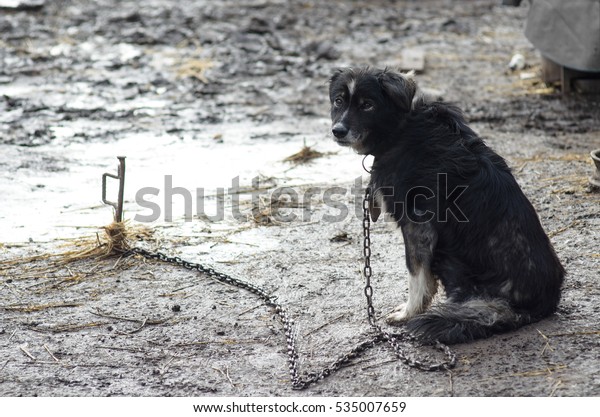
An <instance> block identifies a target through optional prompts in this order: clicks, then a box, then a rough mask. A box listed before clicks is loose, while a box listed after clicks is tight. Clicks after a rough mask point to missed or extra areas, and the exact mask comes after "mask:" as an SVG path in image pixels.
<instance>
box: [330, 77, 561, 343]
mask: <svg viewBox="0 0 600 417" xmlns="http://www.w3.org/2000/svg"><path fill="white" fill-rule="evenodd" d="M329 97H330V101H331V120H332V133H333V136H334V139H335V141H336V142H337V143H338V144H339V145H341V146H349V147H351V148H353V149H354V150H355V151H356V152H358V153H359V154H362V155H372V156H374V162H373V165H372V170H371V179H370V182H369V185H368V187H369V189H370V195H371V199H370V201H369V208H370V210H369V211H370V216H371V219H372V220H373V221H377V219H378V217H379V215H380V214H381V213H384V214H385V216H384V217H385V218H386V219H388V220H389V221H391V222H393V223H392V224H393V225H394V226H395V227H399V229H400V230H401V232H402V236H403V238H404V245H405V252H406V266H407V268H408V272H409V277H408V300H407V302H406V304H404V305H402V306H400V307H398V308H397V309H396V310H394V312H392V313H391V314H390V315H389V316H387V322H388V323H389V324H391V325H403V324H405V325H406V328H407V330H408V331H409V332H410V333H411V334H413V335H414V336H415V337H417V338H418V339H420V340H421V341H423V342H434V341H440V342H443V343H447V344H455V343H464V342H468V341H472V340H475V339H481V338H486V337H489V336H491V335H493V334H497V333H501V332H505V331H509V330H514V329H517V328H519V327H521V326H523V325H526V324H529V323H533V322H536V321H539V320H541V319H542V318H545V317H547V316H549V315H551V314H553V313H554V312H555V311H556V309H557V306H558V303H559V301H560V294H561V287H562V283H563V280H564V275H565V270H564V268H563V266H562V265H561V263H560V261H559V259H558V257H557V255H556V253H555V251H554V249H553V247H552V244H551V243H550V240H549V239H548V237H547V235H546V234H545V232H544V230H543V228H542V225H541V223H540V221H539V219H538V217H537V214H536V212H535V210H534V208H533V206H532V204H531V203H530V202H529V200H528V199H527V197H525V195H524V194H523V192H522V190H521V189H520V187H519V185H518V184H517V181H516V180H515V178H514V176H513V175H512V173H511V170H510V168H509V167H508V165H507V163H506V161H505V160H504V159H503V158H502V157H500V156H499V155H498V154H497V153H495V152H494V151H493V150H492V149H490V148H489V147H488V146H486V145H485V143H484V142H483V140H482V139H481V138H480V137H479V136H478V135H477V134H476V133H475V132H474V131H473V130H471V128H469V126H468V125H467V123H466V121H465V118H464V116H463V114H462V112H461V110H460V109H459V108H457V107H456V106H453V105H450V104H446V103H443V102H438V101H428V100H426V99H425V98H423V97H422V96H421V95H420V94H419V93H418V88H417V84H416V82H415V81H414V79H413V78H412V77H411V76H408V75H406V74H401V73H399V72H395V71H393V70H389V69H384V70H379V69H371V68H362V69H351V68H347V69H339V70H336V71H335V72H334V73H333V75H332V76H331V78H330V80H329ZM438 283H440V284H441V285H442V287H443V288H444V290H445V293H446V301H445V302H443V303H439V304H437V305H434V306H430V304H431V301H432V299H433V297H434V295H435V294H436V291H437V288H438Z"/></svg>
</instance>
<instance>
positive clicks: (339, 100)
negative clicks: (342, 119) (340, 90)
mask: <svg viewBox="0 0 600 417" xmlns="http://www.w3.org/2000/svg"><path fill="white" fill-rule="evenodd" d="M342 104H344V100H343V99H342V98H341V97H336V98H335V100H333V105H334V106H335V107H340V106H341V105H342Z"/></svg>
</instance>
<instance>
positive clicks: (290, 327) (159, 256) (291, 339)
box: [127, 188, 456, 390]
mask: <svg viewBox="0 0 600 417" xmlns="http://www.w3.org/2000/svg"><path fill="white" fill-rule="evenodd" d="M369 199H370V190H369V189H368V188H367V190H366V192H365V197H364V200H363V235H364V236H363V237H364V239H363V256H364V262H365V263H364V268H363V276H364V278H365V290H364V293H365V296H366V298H367V315H368V319H369V324H370V325H371V327H372V328H373V329H374V330H375V336H372V337H371V339H369V340H366V341H364V342H362V343H360V344H358V345H357V346H355V347H354V348H353V349H352V350H350V351H349V352H347V353H346V354H344V355H342V356H340V357H339V358H338V359H336V360H335V361H334V362H333V363H331V364H330V365H329V366H327V367H325V368H323V369H322V370H321V371H319V372H311V373H308V374H306V375H305V376H304V377H300V371H299V369H298V368H299V361H298V352H297V349H296V330H295V326H294V320H293V319H292V318H291V317H290V315H289V314H288V311H287V310H286V308H285V307H284V306H282V305H281V304H280V303H279V302H278V301H277V297H276V296H273V295H270V294H269V293H268V292H267V291H265V290H264V289H262V288H261V287H259V286H257V285H254V284H252V283H250V282H247V281H244V280H241V279H239V278H234V277H232V276H230V275H227V274H224V273H222V272H218V271H215V270H214V269H213V268H210V267H206V266H204V265H202V264H199V263H195V262H189V261H186V260H183V259H181V258H180V257H178V256H167V255H165V254H164V253H161V252H150V251H148V250H146V249H142V248H137V247H136V248H132V249H130V250H129V251H128V252H127V253H128V254H136V255H140V256H143V257H144V258H146V259H152V260H158V261H161V262H166V263H170V264H174V265H178V266H181V267H183V268H186V269H189V270H196V271H198V272H200V273H203V274H206V275H208V276H210V277H211V278H213V279H215V280H217V281H219V282H222V283H224V284H228V285H232V286H234V287H237V288H241V289H244V290H246V291H248V292H250V293H252V294H255V295H256V296H258V297H259V298H260V299H261V300H262V301H263V302H264V303H265V304H266V305H267V306H269V307H271V308H273V309H274V310H275V312H276V313H277V315H278V316H279V319H280V320H281V322H282V324H283V329H284V332H285V338H286V343H287V354H288V368H289V372H290V379H291V382H292V388H293V389H297V390H301V389H305V388H307V387H309V386H310V385H312V384H314V383H315V382H318V381H320V380H322V379H324V378H326V377H328V376H329V375H331V374H332V373H334V372H335V371H337V370H338V369H340V368H341V367H342V366H344V365H345V364H347V363H349V362H350V361H352V360H353V359H355V358H357V357H358V356H360V355H361V354H362V353H363V352H365V351H367V350H369V349H371V348H373V347H374V346H375V345H377V344H379V343H382V342H384V341H387V342H388V343H389V344H390V345H391V347H392V348H393V350H394V352H395V353H396V355H397V356H398V358H399V359H400V361H402V362H403V363H405V364H406V365H408V366H410V367H413V368H417V369H420V370H423V371H440V370H447V369H451V368H453V367H454V366H455V364H456V356H455V355H454V353H453V352H452V351H451V350H450V348H448V346H446V345H444V344H442V343H439V342H437V343H436V345H435V347H436V349H437V350H440V351H442V352H444V354H445V355H446V357H447V360H446V361H444V362H440V363H433V364H428V363H425V362H422V361H419V360H416V359H412V358H410V357H408V356H407V355H406V354H405V353H404V351H403V350H402V347H401V346H400V343H401V342H402V340H410V341H413V340H414V339H413V338H412V337H411V336H410V335H408V334H406V333H401V334H391V333H388V332H385V331H384V330H383V329H382V328H381V326H379V325H378V324H377V318H376V316H375V308H374V307H373V287H372V286H371V276H372V274H373V270H372V269H371V236H370V228H371V220H370V216H369Z"/></svg>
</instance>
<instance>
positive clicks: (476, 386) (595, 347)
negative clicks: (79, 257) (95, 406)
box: [0, 0, 600, 396]
mask: <svg viewBox="0 0 600 417" xmlns="http://www.w3.org/2000/svg"><path fill="white" fill-rule="evenodd" d="M524 3H526V2H524ZM526 14H527V5H526V4H524V5H523V6H522V7H518V8H510V7H502V6H500V1H492V0H485V1H483V0H482V1H442V0H431V1H420V2H412V1H405V2H391V1H368V2H366V1H330V2H310V1H304V2H301V1H292V2H290V1H268V0H256V1H241V2H239V1H235V2H234V1H222V2H221V1H220V2H212V1H207V2H205V1H196V2H193V3H192V2H175V1H167V0H153V1H147V2H143V5H141V3H139V2H134V1H110V0H100V1H93V2H92V1H47V2H46V4H45V5H44V6H43V7H42V8H39V9H35V10H19V11H14V10H6V9H4V10H0V149H1V151H0V167H1V170H0V184H1V187H2V190H3V191H4V193H3V196H4V204H3V205H2V208H1V209H0V224H1V229H0V231H1V235H0V242H1V243H0V256H1V259H2V260H3V262H2V264H1V266H0V282H1V285H0V309H1V310H2V313H1V317H2V319H1V322H0V394H1V395H3V396H89V395H95V396H203V395H212V396H232V395H235V396H275V395H280V396H289V395H301V396H303V395H308V396H311V395H328V396H338V395H344V396H598V395H600V360H599V359H598V358H599V357H600V328H599V326H598V323H600V304H599V303H598V295H599V294H600V286H599V278H600V268H599V266H600V249H599V242H600V239H599V235H600V233H599V232H598V230H599V225H600V210H599V208H600V206H599V203H600V197H599V194H598V193H595V192H593V190H591V189H590V187H589V186H588V183H587V178H588V177H589V176H590V175H591V173H592V171H593V166H592V165H591V163H590V161H589V157H588V154H589V152H590V151H591V150H592V149H595V148H600V104H599V101H600V100H599V99H598V98H593V97H582V96H574V97H569V98H562V97H561V95H560V93H559V92H558V91H556V90H555V89H553V88H548V86H545V85H543V84H542V83H541V82H540V80H539V78H538V76H537V74H538V71H539V65H538V63H539V54H538V53H537V52H536V51H535V49H534V48H533V47H532V46H531V45H530V44H529V43H528V41H527V40H526V39H525V38H524V36H523V30H522V29H523V25H524V21H525V17H526ZM414 48H417V49H418V50H420V51H423V52H424V53H425V68H424V70H423V71H421V72H420V73H418V74H417V80H418V81H419V83H420V84H421V86H422V87H424V88H426V89H428V90H429V91H430V92H431V93H432V94H434V95H436V96H439V97H441V98H443V99H444V100H447V101H453V102H456V103H457V104H458V105H459V106H461V107H462V108H463V109H464V111H465V113H466V115H467V118H468V119H469V120H470V122H471V124H472V126H473V127H474V128H475V130H477V131H478V132H479V133H480V134H481V135H482V136H483V137H484V138H485V139H486V141H487V143H488V144H489V145H490V146H492V147H493V148H495V149H496V150H497V151H498V152H499V153H501V154H502V155H503V156H505V157H506V158H507V160H508V161H509V163H510V165H511V166H512V167H513V168H514V173H515V175H516V177H517V179H518V181H519V183H520V184H521V186H522V187H523V189H524V191H525V193H526V194H527V195H528V196H529V198H530V199H531V201H532V203H533V205H534V206H535V207H536V209H537V211H538V214H539V216H540V218H541V221H542V223H543V225H544V227H545V229H546V230H547V232H548V233H549V235H550V236H551V239H552V242H553V243H554V245H555V248H556V250H557V252H558V254H559V257H560V258H561V260H562V261H563V263H564V265H565V267H566V269H567V271H568V277H567V280H566V282H565V285H564V291H563V300H562V302H561V305H560V308H559V311H558V313H557V314H556V315H554V316H553V317H551V318H549V319H547V320H544V321H542V322H540V323H537V324H535V325H530V326H527V327H525V328H522V329H520V330H518V331H516V332H512V333H508V334H504V335H499V336H495V337H492V338H490V339H488V340H483V341H478V342H474V343H470V344H465V345H460V346H455V347H454V350H455V352H456V354H457V357H458V363H457V366H456V368H455V369H453V370H452V371H446V372H438V373H426V372H421V371H417V370H414V369H410V368H408V367H406V366H405V365H403V364H402V363H400V362H399V361H397V360H395V358H394V355H393V353H392V352H391V351H390V350H389V349H388V348H387V347H385V346H383V345H381V346H378V347H375V348H374V349H371V350H370V351H368V352H366V353H365V354H364V355H363V356H362V357H360V358H359V359H357V360H356V361H355V363H354V364H353V365H351V366H347V367H345V368H343V369H341V370H340V371H339V372H337V373H336V374H334V375H333V376H331V377H329V378H328V379H326V380H324V381H322V382H320V383H318V384H316V385H313V386H312V387H310V388H309V389H307V390H305V391H293V390H292V389H291V387H290V383H289V375H288V371H287V356H286V348H285V338H284V333H283V330H282V326H281V324H280V322H279V321H278V320H277V318H276V316H275V315H274V313H273V311H272V310H270V309H269V308H267V307H265V306H263V305H262V304H261V302H260V301H259V300H258V299H257V298H256V297H255V296H253V295H252V294H249V293H246V292H244V291H241V290H239V289H236V288H233V287H229V286H226V285H222V284H219V283H216V282H214V281H213V280H211V279H210V278H209V277H206V276H203V275H200V274H195V273H193V272H189V271H186V270H183V269H181V268H176V267H172V266H170V265H165V264H161V263H155V262H151V261H145V260H143V259H137V258H131V257H130V258H127V259H118V258H110V259H107V260H98V259H87V260H84V261H78V262H73V263H70V264H68V265H66V266H60V265H59V266H57V265H56V264H55V263H53V262H54V260H53V259H52V258H44V255H46V254H49V253H57V252H61V251H63V252H64V251H76V250H81V249H83V248H84V247H85V245H86V244H84V243H82V242H81V241H77V240H73V239H75V238H78V237H80V238H89V239H91V241H92V243H91V244H92V245H93V244H94V243H93V242H94V240H95V239H96V237H95V233H96V231H97V230H98V229H97V227H98V226H101V225H105V224H108V223H110V220H111V214H112V213H111V210H110V209H108V208H106V207H102V205H101V204H100V203H99V195H100V176H101V174H102V173H103V172H114V168H115V166H116V159H115V156H117V155H118V154H120V153H125V154H126V155H127V157H128V159H127V161H128V177H127V187H128V188H127V191H126V206H125V208H126V217H127V218H128V219H129V220H130V224H131V225H138V223H139V222H136V221H134V219H133V218H134V217H135V215H139V214H147V211H144V210H145V209H144V208H143V207H140V205H139V204H138V203H136V200H135V198H134V196H135V191H136V190H139V189H140V188H141V187H143V186H148V185H150V186H151V185H153V184H154V182H152V181H157V182H156V184H162V183H161V181H162V179H163V178H164V176H165V175H171V174H173V175H174V177H173V178H175V179H176V181H175V182H177V185H180V186H182V187H207V188H210V189H216V188H217V187H226V188H227V187H230V186H231V179H232V178H234V177H235V176H236V175H239V176H240V183H241V185H242V187H246V188H245V189H244V190H246V191H248V190H251V184H252V183H251V179H252V178H253V177H255V176H259V175H260V176H261V178H262V182H261V184H263V185H265V188H266V189H267V190H266V191H265V194H264V195H263V197H264V196H268V195H269V190H270V191H272V190H273V189H274V188H275V187H280V186H290V187H292V189H293V190H295V192H297V193H298V194H299V195H305V194H303V193H304V192H305V191H306V189H307V188H309V187H310V186H315V184H316V185H318V186H319V187H320V188H319V190H320V191H321V192H322V191H323V190H324V189H326V188H327V187H332V186H341V187H350V186H352V185H353V184H354V179H355V178H358V177H360V176H363V179H364V178H366V174H365V173H364V171H363V170H362V168H361V158H360V157H358V156H356V155H353V154H352V153H350V152H348V151H347V150H340V149H337V148H336V147H335V145H334V144H332V143H331V142H332V141H331V139H330V137H329V135H328V130H329V124H328V120H327V112H328V103H327V93H326V81H327V79H328V76H329V74H330V73H331V71H332V69H333V68H336V67H339V66H348V65H364V64H370V65H373V66H386V65H390V66H394V65H400V66H402V65H403V62H402V52H403V51H406V50H411V49H414ZM515 52H520V53H522V54H523V55H524V56H525V58H526V60H527V62H528V63H529V64H530V66H529V67H528V68H525V69H524V70H523V71H517V72H510V71H508V70H507V64H508V62H509V60H510V57H511V56H512V54H513V53H515ZM305 142H306V143H307V144H308V145H310V146H311V147H313V148H314V149H316V150H318V151H320V152H322V153H323V155H322V156H321V157H320V158H316V159H314V160H313V161H311V162H309V163H306V164H302V165H294V164H293V163H291V162H285V161H283V159H284V158H285V157H286V156H290V155H291V154H293V153H295V152H297V151H299V150H300V149H301V147H302V146H303V143H305ZM174 173H176V175H177V176H175V174H174ZM161 186H162V185H159V186H158V187H159V188H160V187H161ZM111 190H112V189H111ZM163 190H164V189H163ZM113 191H114V190H113ZM240 194H243V197H242V205H241V206H242V213H243V216H242V217H243V218H242V219H240V218H237V219H235V218H232V216H231V213H230V212H229V210H226V211H227V213H229V214H228V215H226V216H225V219H223V220H219V219H215V218H210V216H206V215H204V216H202V215H200V216H197V215H196V216H194V217H193V219H191V221H185V213H184V207H181V205H180V206H176V208H175V209H174V214H173V220H172V221H170V222H168V221H165V220H164V218H163V219H159V220H157V221H155V222H153V223H149V224H146V226H148V227H150V228H151V229H152V231H153V233H150V232H148V231H145V232H139V231H138V235H139V241H137V244H139V245H142V246H145V247H148V248H151V249H161V250H163V251H165V252H167V253H170V254H177V255H181V256H182V257H184V258H186V259H189V260H193V261H197V262H202V263H206V264H209V265H213V266H214V267H215V268H217V269H218V270H220V271H223V272H226V273H229V274H232V275H235V276H238V277H241V278H243V279H245V280H247V281H250V282H253V283H256V284H258V285H261V286H264V288H266V289H267V290H268V291H269V292H271V293H273V294H275V295H277V296H278V297H279V301H280V302H281V303H283V304H284V305H285V306H286V307H287V308H288V309H289V312H290V314H291V316H293V317H294V319H295V321H296V323H297V327H298V348H299V354H300V358H301V371H303V372H304V371H314V370H318V369H320V368H322V367H323V366H326V365H328V364H329V363H330V362H331V361H333V360H334V359H335V358H337V356H338V355H339V354H341V353H343V352H345V351H347V350H348V349H350V348H351V347H353V346H354V345H355V344H356V343H358V342H359V341H361V340H364V339H365V338H366V337H368V334H369V333H368V324H367V321H366V312H365V300H364V298H363V289H362V286H363V282H362V278H361V275H360V272H359V271H360V263H361V233H362V230H361V227H360V221H359V220H358V219H357V218H356V214H355V211H354V209H352V208H351V207H353V203H354V199H353V197H352V195H351V194H350V193H346V194H344V195H341V194H340V195H338V201H339V202H341V203H344V204H346V206H347V207H350V209H349V212H348V215H346V216H341V217H343V218H342V219H338V220H337V221H334V222H332V221H326V220H325V219H326V218H324V216H325V215H336V214H339V213H340V211H339V209H337V208H333V207H331V204H329V205H328V204H324V203H323V201H321V200H320V199H319V198H318V195H317V197H315V198H314V199H309V200H303V201H304V203H307V202H309V203H310V204H304V205H303V204H300V203H298V202H297V201H296V202H294V201H284V202H280V205H281V206H282V207H283V210H284V214H287V215H290V214H292V215H296V217H297V218H296V219H295V220H294V221H292V222H277V221H275V222H273V221H270V220H273V218H270V217H269V215H270V214H273V213H270V212H269V210H268V207H266V208H265V206H264V204H263V206H257V205H256V204H254V205H253V203H252V201H251V199H250V197H249V194H248V193H247V192H242V193H240ZM338 194H339V193H338ZM113 195H114V194H113ZM178 198H179V197H178ZM207 201H208V202H209V203H210V202H212V203H211V204H216V202H217V200H216V199H215V198H214V196H212V197H208V198H207ZM225 201H226V203H227V204H226V207H231V204H232V200H231V196H228V197H226V198H225ZM258 201H259V202H260V201H262V203H264V202H265V199H264V198H263V199H262V200H261V199H259V200H258ZM253 208H254V210H253ZM238 217H239V216H238ZM302 217H303V218H302ZM275 220H277V219H275ZM100 233H102V231H100ZM372 233H373V251H374V255H373V261H372V262H373V268H374V274H375V275H374V287H375V288H374V292H375V295H374V300H375V304H376V311H377V314H378V315H384V314H385V313H386V312H388V311H390V310H391V309H392V308H393V307H394V306H395V305H397V304H398V303H400V302H401V300H402V299H403V298H404V297H405V296H406V281H405V278H406V270H405V267H404V266H403V264H402V262H401V263H398V261H397V259H398V253H400V254H403V252H404V250H403V247H402V242H401V239H400V237H399V236H398V235H397V234H396V233H394V232H393V231H392V230H391V229H390V228H389V227H386V226H385V225H384V224H380V223H377V224H375V225H374V228H373V232H372ZM34 255H42V258H41V259H39V260H31V259H27V258H28V257H31V256H34ZM26 259H27V260H26ZM408 351H409V352H410V354H412V355H414V356H417V357H423V356H424V355H429V353H430V350H428V349H427V348H423V347H418V346H417V347H415V346H413V347H411V346H409V347H408Z"/></svg>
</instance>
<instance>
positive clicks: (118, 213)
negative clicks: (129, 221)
mask: <svg viewBox="0 0 600 417" xmlns="http://www.w3.org/2000/svg"><path fill="white" fill-rule="evenodd" d="M117 159H118V160H119V166H118V167H117V172H118V174H117V175H114V174H108V173H105V174H102V202H103V203H104V204H108V205H109V206H113V207H114V208H115V222H116V223H121V222H122V221H123V195H124V194H125V157H124V156H117ZM106 177H111V178H115V179H117V180H119V195H118V197H117V202H116V203H115V202H113V201H108V200H107V199H106Z"/></svg>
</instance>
